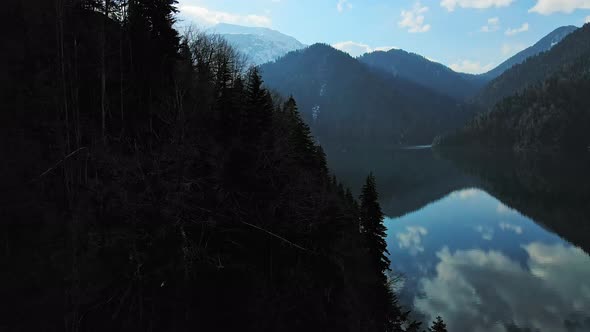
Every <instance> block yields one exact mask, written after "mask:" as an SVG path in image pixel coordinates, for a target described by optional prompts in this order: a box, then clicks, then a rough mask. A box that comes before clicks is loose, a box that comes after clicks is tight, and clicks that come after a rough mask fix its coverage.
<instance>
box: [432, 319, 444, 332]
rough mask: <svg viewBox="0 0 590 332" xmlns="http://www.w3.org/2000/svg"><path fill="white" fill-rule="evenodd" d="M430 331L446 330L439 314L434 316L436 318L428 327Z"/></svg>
mask: <svg viewBox="0 0 590 332" xmlns="http://www.w3.org/2000/svg"><path fill="white" fill-rule="evenodd" d="M430 331H431V332H447V325H446V324H445V323H444V322H443V320H442V318H441V317H440V316H437V317H436V320H435V321H434V322H433V323H432V326H431V327H430Z"/></svg>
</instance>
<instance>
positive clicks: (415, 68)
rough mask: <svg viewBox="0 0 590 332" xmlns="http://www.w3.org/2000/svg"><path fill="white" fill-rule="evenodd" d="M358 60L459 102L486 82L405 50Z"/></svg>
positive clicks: (364, 56)
mask: <svg viewBox="0 0 590 332" xmlns="http://www.w3.org/2000/svg"><path fill="white" fill-rule="evenodd" d="M359 61H361V62H363V63H365V64H367V65H369V66H371V67H374V68H378V69H381V70H384V71H386V72H388V73H390V74H393V75H394V76H399V77H401V78H404V79H407V80H409V81H412V82H414V83H417V84H420V85H422V86H425V87H427V88H430V89H432V90H434V91H437V92H439V93H442V94H444V95H447V96H450V97H453V98H455V99H459V100H464V99H466V98H468V97H471V96H473V95H474V94H476V93H477V92H478V91H479V90H480V89H481V88H482V87H483V86H484V85H485V84H486V83H487V80H485V79H483V78H480V77H478V76H477V75H470V74H464V73H457V72H455V71H453V70H452V69H450V68H448V67H447V66H445V65H443V64H440V63H437V62H433V61H430V60H428V59H426V58H424V57H423V56H421V55H418V54H414V53H409V52H406V51H404V50H397V49H393V50H390V51H388V52H381V51H377V52H373V53H367V54H365V55H363V56H361V57H360V58H359Z"/></svg>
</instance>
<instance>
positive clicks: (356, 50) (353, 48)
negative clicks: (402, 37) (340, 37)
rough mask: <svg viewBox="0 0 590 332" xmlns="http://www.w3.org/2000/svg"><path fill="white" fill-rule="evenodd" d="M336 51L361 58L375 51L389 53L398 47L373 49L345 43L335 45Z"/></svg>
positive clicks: (362, 45) (363, 45)
mask: <svg viewBox="0 0 590 332" xmlns="http://www.w3.org/2000/svg"><path fill="white" fill-rule="evenodd" d="M332 47H334V48H335V49H338V50H341V51H343V52H346V53H348V54H350V55H351V56H353V57H357V56H361V55H363V54H365V53H371V52H374V51H389V50H392V49H397V48H398V47H395V46H379V47H375V48H372V47H371V46H369V45H367V44H364V43H357V42H353V41H344V42H339V43H335V44H333V45H332Z"/></svg>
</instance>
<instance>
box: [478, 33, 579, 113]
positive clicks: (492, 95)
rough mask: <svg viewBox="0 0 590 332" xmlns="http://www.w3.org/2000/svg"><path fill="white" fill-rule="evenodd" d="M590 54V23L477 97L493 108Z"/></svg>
mask: <svg viewBox="0 0 590 332" xmlns="http://www.w3.org/2000/svg"><path fill="white" fill-rule="evenodd" d="M588 52H590V24H586V25H585V26H584V27H582V28H580V29H577V30H576V31H574V32H572V33H571V34H570V35H568V36H567V37H566V38H564V39H563V41H561V42H560V43H559V44H557V45H555V46H554V47H553V48H552V49H551V50H549V51H548V52H545V53H541V54H539V55H537V56H534V57H531V58H529V59H527V60H526V61H525V62H524V63H522V64H520V65H516V66H514V67H512V68H511V69H509V70H507V71H506V72H505V73H504V74H502V75H501V76H500V77H498V78H496V79H494V80H493V81H491V82H490V83H489V84H488V85H487V86H486V87H485V88H484V89H483V90H482V91H481V93H480V94H479V95H478V96H477V97H476V100H477V102H479V103H480V104H482V105H484V106H487V107H491V106H493V105H494V104H495V103H497V102H498V101H500V100H502V99H503V98H505V97H508V96H511V95H513V94H515V93H518V92H521V91H523V90H524V89H525V88H527V87H529V86H532V85H534V84H536V83H539V82H542V81H544V80H545V79H547V78H548V77H550V76H551V75H553V74H555V73H557V72H558V71H560V70H562V69H563V67H564V65H566V64H568V63H572V62H574V61H576V60H577V59H578V58H580V57H581V56H582V55H584V54H587V53H588Z"/></svg>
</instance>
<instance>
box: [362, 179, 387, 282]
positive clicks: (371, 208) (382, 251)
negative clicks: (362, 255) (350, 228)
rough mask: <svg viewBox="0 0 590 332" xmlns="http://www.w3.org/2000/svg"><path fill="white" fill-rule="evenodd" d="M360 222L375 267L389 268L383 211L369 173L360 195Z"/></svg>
mask: <svg viewBox="0 0 590 332" xmlns="http://www.w3.org/2000/svg"><path fill="white" fill-rule="evenodd" d="M360 201H361V203H360V223H361V229H362V230H363V233H364V235H365V239H366V245H367V248H368V249H369V253H370V255H371V257H372V258H373V260H374V264H375V268H376V269H377V270H379V271H381V272H383V271H386V270H389V265H390V264H391V262H390V261H389V258H388V257H387V254H389V252H388V251H387V243H386V242H385V237H386V236H387V234H386V233H385V232H386V228H385V226H384V225H383V218H384V215H383V212H382V211H381V206H380V205H379V194H378V193H377V184H376V181H375V176H374V175H373V173H370V174H369V176H367V179H366V182H365V185H364V186H363V188H362V191H361V196H360Z"/></svg>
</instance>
